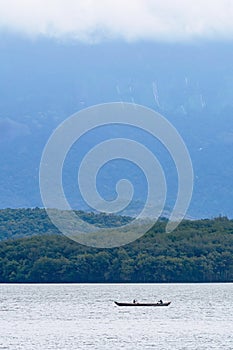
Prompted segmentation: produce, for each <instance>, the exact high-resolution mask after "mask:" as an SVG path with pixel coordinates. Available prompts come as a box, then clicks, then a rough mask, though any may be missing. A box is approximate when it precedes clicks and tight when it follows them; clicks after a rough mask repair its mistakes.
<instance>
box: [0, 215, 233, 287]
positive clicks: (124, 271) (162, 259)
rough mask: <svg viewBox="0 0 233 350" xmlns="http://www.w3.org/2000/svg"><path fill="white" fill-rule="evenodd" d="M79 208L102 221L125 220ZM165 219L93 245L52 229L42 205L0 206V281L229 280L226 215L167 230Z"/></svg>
mask: <svg viewBox="0 0 233 350" xmlns="http://www.w3.org/2000/svg"><path fill="white" fill-rule="evenodd" d="M81 214H82V215H84V216H85V215H86V216H87V217H88V219H89V221H90V222H91V221H92V222H93V220H94V221H95V220H96V221H97V222H98V224H99V225H105V226H107V225H108V224H110V221H111V222H113V223H115V225H117V223H118V224H119V222H120V221H121V220H123V221H127V220H129V218H121V217H114V216H108V215H101V216H98V215H97V216H96V215H94V214H86V213H81ZM165 224H166V223H165V222H164V221H160V222H157V223H156V224H155V226H154V227H153V228H152V229H151V230H150V231H149V232H148V233H147V234H146V235H144V237H142V238H141V239H139V240H137V241H135V242H133V243H131V244H129V245H126V246H124V247H120V248H114V249H94V248H90V247H85V246H82V245H80V244H78V243H76V242H74V241H72V240H69V239H68V238H66V237H64V236H63V235H58V234H57V233H58V232H57V230H56V229H55V228H54V227H53V225H52V224H51V223H50V221H49V219H48V217H47V215H46V212H45V211H44V210H42V209H19V210H17V209H16V210H10V209H6V210H2V211H0V232H1V237H2V238H4V240H2V241H1V242H0V282H213V281H215V282H216V281H217V282H230V281H231V282H233V221H232V220H228V219H227V218H225V217H219V218H215V219H212V220H209V219H206V220H198V221H188V220H185V221H183V222H182V223H181V224H180V225H179V227H178V228H177V229H176V230H175V231H174V232H172V233H165ZM31 235H32V236H31ZM17 236H25V238H16V237H17ZM9 237H13V238H14V239H7V238H9Z"/></svg>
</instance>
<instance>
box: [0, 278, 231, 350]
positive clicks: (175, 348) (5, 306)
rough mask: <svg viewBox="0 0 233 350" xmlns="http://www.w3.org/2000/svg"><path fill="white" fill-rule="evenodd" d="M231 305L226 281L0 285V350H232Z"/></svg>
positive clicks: (229, 288) (229, 287)
mask: <svg viewBox="0 0 233 350" xmlns="http://www.w3.org/2000/svg"><path fill="white" fill-rule="evenodd" d="M133 298H137V299H138V301H157V300H158V299H161V298H162V299H163V300H171V301H172V304H171V305H170V306H168V307H162V308H153V307H147V308H127V307H117V306H116V305H114V303H113V301H114V300H118V301H131V300H132V299H133ZM232 310H233V284H121V285H116V284H112V285H106V284H102V285H101V284H92V285H85V284H81V285H79V284H73V285H68V284H59V285H58V284H56V285H55V284H50V285H48V284H44V285H16V284H15V285H0V349H12V350H18V349H23V350H42V349H43V350H48V349H56V350H57V349H62V350H66V349H67V350H73V349H84V350H85V349H97V350H103V349H108V350H109V349H111V350H114V349H117V350H118V349H127V350H131V349H132V350H136V349H139V350H141V349H156V350H169V349H171V350H181V349H182V350H186V349H198V350H210V349H217V350H220V349H228V350H232V349H233V311H232Z"/></svg>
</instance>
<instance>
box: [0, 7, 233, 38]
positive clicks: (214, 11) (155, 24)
mask: <svg viewBox="0 0 233 350" xmlns="http://www.w3.org/2000/svg"><path fill="white" fill-rule="evenodd" d="M232 18H233V1H232V0H204V1H203V0H195V1H194V0H127V1H126V0H7V1H6V0H0V31H10V32H13V33H19V34H23V35H26V36H28V37H37V36H45V37H52V38H58V39H65V38H71V39H75V40H78V41H81V42H100V41H103V40H112V39H123V40H125V41H137V40H156V41H168V42H170V41H171V42H174V41H175V42H176V41H190V40H191V41H192V40H199V39H200V38H201V39H204V40H205V39H210V40H231V39H232V38H233V21H232Z"/></svg>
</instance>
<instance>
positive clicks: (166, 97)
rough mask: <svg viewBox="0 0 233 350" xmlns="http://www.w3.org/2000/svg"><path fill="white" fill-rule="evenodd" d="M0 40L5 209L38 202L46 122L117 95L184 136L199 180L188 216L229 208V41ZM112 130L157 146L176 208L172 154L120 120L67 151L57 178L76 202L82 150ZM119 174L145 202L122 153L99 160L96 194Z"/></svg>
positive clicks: (141, 181)
mask: <svg viewBox="0 0 233 350" xmlns="http://www.w3.org/2000/svg"><path fill="white" fill-rule="evenodd" d="M0 48H1V57H0V63H1V64H0V74H1V79H0V90H1V95H0V150H1V152H0V164H1V167H0V207H1V208H6V207H12V208H17V207H36V206H39V207H41V206H43V204H42V201H41V197H40V191H39V165H40V159H41V155H42V151H43V149H44V146H45V144H46V142H47V140H48V138H49V136H50V135H51V133H52V131H53V130H54V129H55V128H56V127H57V126H58V125H59V124H60V123H61V122H62V121H64V120H65V119H66V118H67V117H69V116H70V115H71V114H73V113H75V112H77V111H79V110H82V109H83V108H85V107H88V106H92V105H95V104H99V103H106V102H114V101H118V102H120V101H123V102H132V103H137V104H141V105H145V106H148V107H150V108H152V109H154V110H156V111H158V112H160V113H161V114H162V115H164V116H165V117H166V118H167V119H168V120H169V121H170V122H171V123H172V124H173V125H174V126H175V127H176V129H177V130H178V132H179V133H180V135H181V136H182V137H183V139H184V141H185V143H186V145H187V147H188V150H189V152H190V155H191V158H192V162H193V167H194V179H195V181H194V192H193V198H192V202H191V205H190V208H189V210H188V215H190V216H191V217H195V218H200V217H211V216H216V215H219V214H223V215H227V216H229V217H232V204H231V203H232V198H233V189H232V165H231V160H232V155H231V153H232V152H231V150H232V146H233V126H232V125H233V124H232V117H233V90H232V84H233V70H232V59H233V46H232V44H231V43H218V42H204V41H203V42H199V43H195V42H193V43H189V44H171V43H166V44H164V43H163V44H162V43H154V42H140V43H139V42H137V43H123V42H120V41H115V42H111V43H110V42H105V43H102V44H96V45H86V44H80V43H79V44H77V43H75V42H73V41H70V42H69V41H66V42H61V41H60V42H59V41H55V40H52V39H36V40H30V39H24V38H22V37H20V36H18V37H16V36H13V35H9V34H8V35H4V36H3V34H1V37H0ZM114 136H117V137H119V136H121V137H129V138H132V139H136V140H139V141H140V142H141V143H142V144H144V145H145V146H146V147H148V148H149V149H150V150H151V151H153V152H154V153H155V154H156V156H157V157H158V159H159V161H160V163H161V165H162V167H163V170H164V172H165V174H166V179H167V185H168V194H167V201H166V208H172V207H173V206H174V203H175V199H176V192H177V174H176V168H175V166H174V164H173V162H172V159H171V157H170V155H169V154H168V152H167V151H166V149H165V148H164V147H163V146H162V145H161V144H160V143H159V142H158V141H155V140H153V139H152V137H150V136H148V135H147V134H146V133H145V132H139V131H138V130H136V129H132V130H131V129H129V128H127V127H124V126H114V127H105V128H100V129H98V130H96V131H95V132H91V133H90V134H89V135H85V138H83V139H82V140H80V144H75V145H74V146H73V147H72V149H71V150H70V152H69V154H68V156H67V160H66V162H65V164H64V177H63V182H64V189H65V192H66V195H67V198H68V200H69V201H70V203H71V204H72V207H74V208H76V209H88V206H87V205H86V204H85V203H84V202H83V200H82V198H81V196H80V192H79V191H78V189H77V169H78V165H79V164H80V162H81V160H82V157H83V156H84V155H85V152H87V151H88V150H89V149H90V148H91V147H93V146H94V145H96V144H99V143H100V142H102V141H104V140H106V139H108V138H112V137H114ZM122 176H124V177H125V178H127V179H130V180H132V183H133V184H134V185H135V194H134V201H133V203H134V204H133V206H135V203H143V202H144V201H145V193H146V192H145V191H146V181H145V175H144V174H143V173H142V171H141V170H140V169H138V168H137V167H136V166H135V165H133V164H132V163H130V162H127V161H119V160H115V161H113V162H111V164H109V165H108V166H106V167H103V168H102V169H101V173H100V176H98V179H97V180H98V183H97V187H98V188H99V190H100V193H101V194H102V195H103V196H105V197H106V198H107V199H112V198H115V196H116V192H115V184H116V182H117V181H118V180H119V179H121V178H122ZM140 205H143V204H140ZM140 205H139V207H140Z"/></svg>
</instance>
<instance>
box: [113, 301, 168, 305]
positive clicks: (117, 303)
mask: <svg viewBox="0 0 233 350" xmlns="http://www.w3.org/2000/svg"><path fill="white" fill-rule="evenodd" d="M114 303H115V304H116V305H117V306H168V305H170V304H171V301H167V302H162V303H160V302H158V303H138V302H136V303H119V302H118V301H114Z"/></svg>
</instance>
